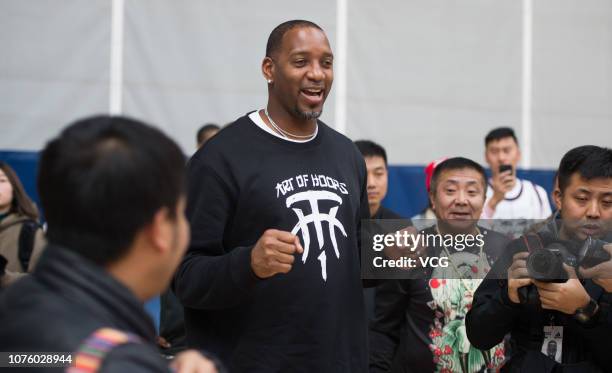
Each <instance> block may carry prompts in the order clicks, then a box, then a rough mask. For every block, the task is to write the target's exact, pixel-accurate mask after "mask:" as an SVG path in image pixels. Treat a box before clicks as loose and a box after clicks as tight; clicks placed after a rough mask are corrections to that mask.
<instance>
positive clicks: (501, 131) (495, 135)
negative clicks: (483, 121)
mask: <svg viewBox="0 0 612 373" xmlns="http://www.w3.org/2000/svg"><path fill="white" fill-rule="evenodd" d="M506 137H512V139H513V140H514V142H515V143H516V145H518V143H519V142H518V139H517V138H516V135H515V134H514V130H513V129H512V128H510V127H498V128H495V129H492V130H491V131H490V132H489V133H488V134H487V136H486V137H485V146H487V145H489V143H490V142H492V141H498V140H501V139H505V138H506Z"/></svg>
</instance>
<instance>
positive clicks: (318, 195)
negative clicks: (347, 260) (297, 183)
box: [287, 190, 346, 281]
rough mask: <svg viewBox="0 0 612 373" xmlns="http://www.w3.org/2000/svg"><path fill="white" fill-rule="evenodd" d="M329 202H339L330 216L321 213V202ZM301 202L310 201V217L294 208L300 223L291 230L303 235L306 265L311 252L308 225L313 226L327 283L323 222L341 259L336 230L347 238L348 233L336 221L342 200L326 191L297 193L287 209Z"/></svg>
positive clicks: (288, 201)
mask: <svg viewBox="0 0 612 373" xmlns="http://www.w3.org/2000/svg"><path fill="white" fill-rule="evenodd" d="M321 200H329V201H334V202H338V206H334V207H332V208H331V209H330V210H329V213H328V214H325V213H322V212H320V211H319V201H321ZM299 201H308V202H309V203H310V211H311V212H310V215H304V212H303V211H302V209H299V208H296V207H292V210H293V211H294V212H295V214H296V215H297V217H298V223H297V224H296V225H295V227H293V229H292V230H291V233H292V234H297V233H298V232H301V233H302V238H303V239H304V253H303V254H302V262H304V263H306V259H308V254H309V252H310V232H309V231H308V224H311V223H312V224H313V225H314V228H315V232H316V234H317V242H318V244H319V250H320V251H321V254H319V256H318V257H317V258H318V259H319V261H320V262H321V277H323V280H324V281H327V256H326V254H325V250H324V249H323V248H324V246H325V238H324V236H323V222H327V223H328V229H329V237H330V239H331V242H332V246H333V247H334V253H335V254H336V258H338V259H340V252H339V251H338V243H337V242H336V228H338V229H339V230H340V232H341V233H342V234H343V235H344V237H346V231H345V230H344V226H343V225H342V223H341V222H340V220H338V219H336V213H337V212H338V208H339V207H340V205H341V204H342V198H340V196H338V195H337V194H335V193H332V192H328V191H326V190H308V191H305V192H300V193H296V194H294V195H292V196H290V197H288V198H287V207H291V206H293V204H294V203H296V202H299Z"/></svg>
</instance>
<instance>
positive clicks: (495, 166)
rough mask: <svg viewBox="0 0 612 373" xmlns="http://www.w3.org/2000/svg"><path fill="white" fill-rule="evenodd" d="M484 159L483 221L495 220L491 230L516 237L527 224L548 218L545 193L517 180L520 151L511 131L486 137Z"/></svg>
mask: <svg viewBox="0 0 612 373" xmlns="http://www.w3.org/2000/svg"><path fill="white" fill-rule="evenodd" d="M485 159H486V161H487V163H488V165H489V167H490V168H491V179H489V189H488V190H487V201H486V203H485V207H484V209H483V213H482V217H483V218H484V219H496V220H498V221H496V222H494V223H493V228H494V229H496V230H498V231H500V232H506V233H512V234H513V235H515V234H519V233H522V232H523V231H524V230H525V229H526V228H527V227H528V226H529V225H531V224H530V222H529V221H528V220H538V219H546V218H548V217H549V216H550V215H551V209H550V203H549V202H548V196H547V193H546V190H544V188H542V187H541V186H539V185H536V184H534V183H532V182H531V181H529V180H524V179H519V178H518V177H517V176H516V168H517V166H518V163H519V161H520V159H521V151H520V149H519V144H518V140H517V138H516V135H515V134H514V130H513V129H512V128H509V127H499V128H495V129H493V130H491V131H490V132H489V133H488V134H487V136H486V137H485ZM500 219H504V221H501V220H500Z"/></svg>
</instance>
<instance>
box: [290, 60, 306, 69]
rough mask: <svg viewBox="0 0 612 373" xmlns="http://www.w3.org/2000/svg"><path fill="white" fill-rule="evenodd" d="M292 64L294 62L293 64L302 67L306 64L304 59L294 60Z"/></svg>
mask: <svg viewBox="0 0 612 373" xmlns="http://www.w3.org/2000/svg"><path fill="white" fill-rule="evenodd" d="M293 64H294V65H295V66H298V67H302V66H304V65H306V60H295V61H294V62H293Z"/></svg>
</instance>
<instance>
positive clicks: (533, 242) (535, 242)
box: [521, 233, 544, 253]
mask: <svg viewBox="0 0 612 373" xmlns="http://www.w3.org/2000/svg"><path fill="white" fill-rule="evenodd" d="M521 238H522V239H523V242H524V243H525V247H527V251H528V252H530V253H531V252H532V251H534V250H536V249H543V248H544V243H543V242H542V239H541V238H540V235H539V234H537V233H536V234H525V235H522V236H521Z"/></svg>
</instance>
